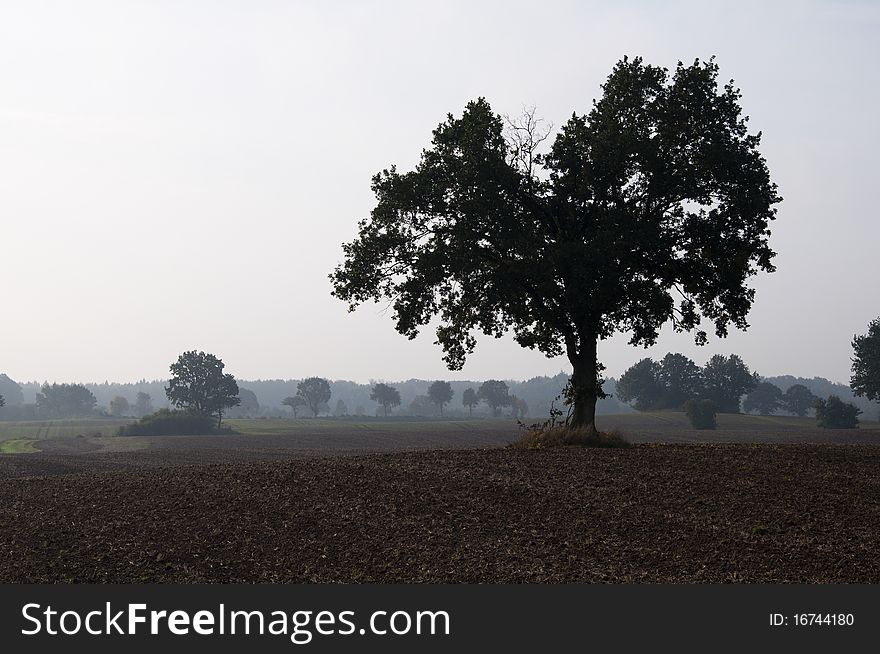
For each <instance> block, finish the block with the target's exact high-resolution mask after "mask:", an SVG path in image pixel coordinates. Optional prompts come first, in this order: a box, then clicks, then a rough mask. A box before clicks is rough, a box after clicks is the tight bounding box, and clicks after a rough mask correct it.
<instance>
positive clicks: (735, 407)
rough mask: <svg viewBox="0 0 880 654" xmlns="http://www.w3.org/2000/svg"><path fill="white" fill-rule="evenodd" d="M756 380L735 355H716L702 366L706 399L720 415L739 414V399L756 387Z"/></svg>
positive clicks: (755, 375) (755, 376)
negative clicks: (715, 406) (716, 408)
mask: <svg viewBox="0 0 880 654" xmlns="http://www.w3.org/2000/svg"><path fill="white" fill-rule="evenodd" d="M758 379H759V378H758V375H757V374H756V373H752V372H751V371H750V370H749V367H748V366H747V365H746V364H745V363H744V362H743V360H742V359H741V358H740V357H739V356H738V355H736V354H731V355H730V356H729V357H726V356H724V355H722V354H716V355H714V356H712V358H711V359H709V360H708V361H707V362H706V365H705V366H703V384H704V388H705V391H704V392H705V394H706V397H707V398H708V399H710V400H712V401H713V402H715V404H716V405H717V407H718V410H719V411H720V412H722V413H739V403H740V399H741V398H742V396H743V395H745V394H746V393H748V392H749V391H751V390H752V389H753V388H755V386H757V385H758Z"/></svg>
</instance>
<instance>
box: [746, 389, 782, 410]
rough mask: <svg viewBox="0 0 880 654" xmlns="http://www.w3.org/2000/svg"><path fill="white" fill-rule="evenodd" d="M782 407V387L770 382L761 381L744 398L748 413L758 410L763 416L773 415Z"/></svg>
mask: <svg viewBox="0 0 880 654" xmlns="http://www.w3.org/2000/svg"><path fill="white" fill-rule="evenodd" d="M781 407H782V389H781V388H779V386H777V385H776V384H771V383H770V382H761V383H759V384H758V385H757V386H755V388H754V389H752V391H751V392H750V393H749V394H748V395H746V399H745V400H743V410H744V411H745V412H746V413H754V412H757V413H759V414H761V415H762V416H769V415H773V413H775V412H776V411H777V410H778V409H779V408H781Z"/></svg>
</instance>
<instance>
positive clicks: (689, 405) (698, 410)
mask: <svg viewBox="0 0 880 654" xmlns="http://www.w3.org/2000/svg"><path fill="white" fill-rule="evenodd" d="M682 408H684V412H685V414H686V415H687V417H688V420H690V423H691V427H693V428H694V429H715V427H716V424H717V423H716V421H715V413H716V412H717V410H718V407H716V406H715V403H714V402H713V401H712V400H696V399H691V400H688V401H687V402H685V403H684V406H683V407H682Z"/></svg>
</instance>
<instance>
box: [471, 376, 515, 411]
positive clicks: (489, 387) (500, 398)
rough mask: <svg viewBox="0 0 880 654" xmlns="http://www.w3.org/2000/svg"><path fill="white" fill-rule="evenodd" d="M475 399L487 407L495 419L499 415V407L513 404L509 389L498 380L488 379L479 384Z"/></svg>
mask: <svg viewBox="0 0 880 654" xmlns="http://www.w3.org/2000/svg"><path fill="white" fill-rule="evenodd" d="M477 397H478V398H480V399H481V400H483V401H484V402H485V403H486V404H488V405H489V407H490V408H491V409H492V415H493V416H495V417H496V418H497V417H498V416H499V414H500V413H501V407H505V406H510V405H511V404H512V403H513V398H512V397H511V396H510V388H508V386H507V384H506V383H504V382H503V381H501V380H500V379H489V380H488V381H484V382H483V383H482V384H480V388H479V390H478V391H477Z"/></svg>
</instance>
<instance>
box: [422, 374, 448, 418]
mask: <svg viewBox="0 0 880 654" xmlns="http://www.w3.org/2000/svg"><path fill="white" fill-rule="evenodd" d="M453 395H454V391H453V390H452V384H450V383H449V382H447V381H439V380H438V381H435V382H434V383H433V384H431V385H430V386H429V387H428V397H429V398H430V399H431V401H432V402H433V403H434V404H436V405H437V408H439V409H440V415H441V416H442V415H443V405H444V404H449V402H450V401H451V400H452V396H453Z"/></svg>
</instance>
